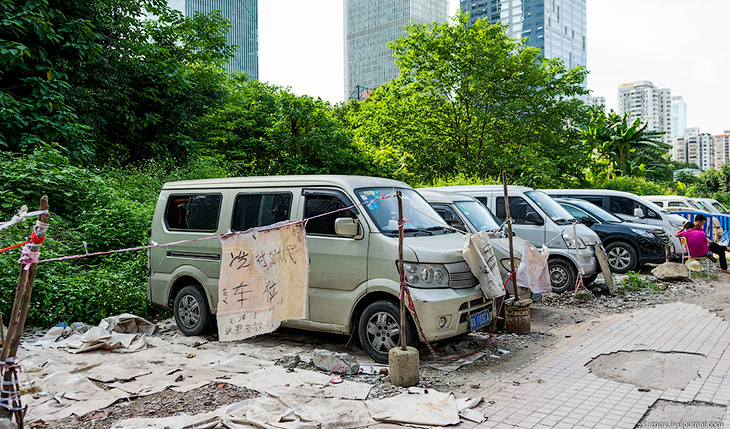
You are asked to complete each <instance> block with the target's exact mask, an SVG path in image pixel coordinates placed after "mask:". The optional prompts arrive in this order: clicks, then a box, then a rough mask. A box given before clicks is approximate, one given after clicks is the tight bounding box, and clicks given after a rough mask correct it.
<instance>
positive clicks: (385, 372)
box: [378, 368, 388, 375]
mask: <svg viewBox="0 0 730 429" xmlns="http://www.w3.org/2000/svg"><path fill="white" fill-rule="evenodd" d="M378 374H380V375H388V368H380V371H378Z"/></svg>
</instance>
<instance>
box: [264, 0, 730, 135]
mask: <svg viewBox="0 0 730 429" xmlns="http://www.w3.org/2000/svg"><path fill="white" fill-rule="evenodd" d="M342 5H343V1H342V0H307V1H302V0H276V1H272V0H261V1H259V78H260V79H261V80H262V81H267V82H270V83H273V84H276V85H281V86H289V87H291V88H292V91H293V92H294V93H296V94H308V95H311V96H313V97H321V98H322V99H324V100H328V101H331V102H340V101H343V98H344V88H343V87H344V63H343V50H344V47H343V46H344V45H343V10H342V9H343V8H342ZM587 7H588V13H587V14H588V17H587V19H588V22H587V26H588V37H587V38H588V41H587V43H588V70H589V71H590V74H589V76H588V88H589V89H590V90H592V91H593V95H602V96H605V97H606V102H607V105H608V108H609V109H616V95H617V92H618V84H619V83H624V82H632V81H635V80H649V81H652V82H654V84H655V85H656V86H658V87H660V88H669V89H671V91H672V95H681V96H683V97H684V101H685V102H686V103H687V126H689V127H694V126H696V127H700V130H701V131H703V132H709V133H712V134H719V133H721V132H722V131H723V130H725V129H730V108H728V106H730V47H729V46H728V44H729V43H730V37H728V26H730V23H729V22H728V17H729V16H730V1H728V0H698V1H687V0H682V1H680V0H587ZM457 8H458V1H456V0H449V10H450V11H451V12H450V13H451V14H453V12H455V11H456V9H457Z"/></svg>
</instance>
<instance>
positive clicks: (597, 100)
mask: <svg viewBox="0 0 730 429" xmlns="http://www.w3.org/2000/svg"><path fill="white" fill-rule="evenodd" d="M588 105H589V106H591V107H598V108H600V109H603V111H604V112H605V111H606V97H602V96H596V97H593V96H589V97H588Z"/></svg>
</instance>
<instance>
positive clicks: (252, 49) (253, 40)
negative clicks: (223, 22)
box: [168, 0, 259, 79]
mask: <svg viewBox="0 0 730 429" xmlns="http://www.w3.org/2000/svg"><path fill="white" fill-rule="evenodd" d="M168 5H169V6H170V7H171V8H173V9H176V10H179V11H180V12H182V13H183V14H184V15H185V16H193V15H194V14H195V12H200V13H210V12H212V11H214V10H218V11H220V12H221V15H222V16H223V17H224V18H226V19H228V21H230V23H231V28H229V29H228V35H227V36H226V40H227V41H228V44H229V45H236V46H238V48H236V52H235V54H234V56H233V58H231V60H230V61H228V63H227V64H226V69H227V70H231V71H233V70H237V71H242V72H244V73H246V76H248V77H250V78H252V79H258V78H259V6H258V1H257V0H236V1H231V0H168Z"/></svg>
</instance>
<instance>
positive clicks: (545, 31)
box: [460, 0, 587, 67]
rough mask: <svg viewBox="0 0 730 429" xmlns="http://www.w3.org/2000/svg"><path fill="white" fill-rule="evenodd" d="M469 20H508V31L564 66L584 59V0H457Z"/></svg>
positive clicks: (582, 63) (584, 63)
mask: <svg viewBox="0 0 730 429" xmlns="http://www.w3.org/2000/svg"><path fill="white" fill-rule="evenodd" d="M460 6H461V9H462V10H463V11H465V12H469V13H470V17H471V22H474V21H476V20H477V19H480V18H487V19H489V22H490V23H495V22H497V21H500V22H503V23H505V24H509V34H510V35H511V36H513V37H519V38H522V37H526V38H527V46H534V47H536V48H540V50H541V51H542V54H543V56H545V57H546V58H561V59H562V60H563V64H565V66H566V67H575V66H583V67H585V66H586V64H587V60H586V0H460Z"/></svg>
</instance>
